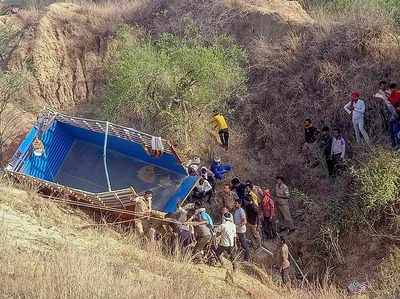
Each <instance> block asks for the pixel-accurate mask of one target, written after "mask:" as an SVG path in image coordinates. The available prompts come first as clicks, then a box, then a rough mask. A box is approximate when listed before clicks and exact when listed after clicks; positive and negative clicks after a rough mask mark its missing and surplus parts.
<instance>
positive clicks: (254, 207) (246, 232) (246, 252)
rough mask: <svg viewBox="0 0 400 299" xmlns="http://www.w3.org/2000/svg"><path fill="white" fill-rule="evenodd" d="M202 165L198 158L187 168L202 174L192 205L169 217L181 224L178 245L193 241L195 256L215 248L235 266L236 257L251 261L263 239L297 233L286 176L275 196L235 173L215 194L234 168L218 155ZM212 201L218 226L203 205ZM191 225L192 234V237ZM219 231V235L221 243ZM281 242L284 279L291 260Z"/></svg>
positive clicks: (281, 262) (278, 185)
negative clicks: (205, 165) (229, 181)
mask: <svg viewBox="0 0 400 299" xmlns="http://www.w3.org/2000/svg"><path fill="white" fill-rule="evenodd" d="M200 164H201V163H200V159H199V158H195V159H193V160H192V161H191V163H190V165H189V166H188V169H189V173H190V174H191V175H194V176H200V180H199V183H198V185H197V186H196V187H195V189H194V190H193V192H192V195H191V197H190V198H189V199H188V202H189V203H188V204H186V205H185V206H184V207H181V206H180V205H179V204H178V206H177V212H176V213H175V214H174V213H172V214H169V215H168V217H172V218H174V219H179V221H180V222H183V224H178V225H177V226H176V228H177V235H178V240H179V243H180V244H181V246H182V247H184V248H187V247H188V246H189V245H190V244H192V241H195V243H196V245H195V246H194V248H193V254H194V256H195V257H196V259H200V260H201V258H203V257H206V258H207V257H208V255H209V251H210V250H214V254H215V257H216V259H217V261H218V262H221V263H222V259H221V255H222V254H226V255H227V258H228V259H229V260H231V262H232V264H233V267H234V268H235V261H236V260H237V258H238V256H239V258H240V259H243V260H244V261H250V260H251V254H252V252H255V253H257V252H258V250H259V249H261V248H263V242H264V241H265V240H273V239H275V238H277V236H278V235H280V234H282V233H286V234H291V233H292V232H294V231H295V227H294V222H293V220H292V217H291V213H290V209H289V197H290V194H289V188H288V187H287V186H286V185H285V183H284V178H283V177H282V176H278V177H277V178H276V186H275V196H274V199H273V198H272V196H271V192H270V190H269V189H265V190H262V189H261V187H259V186H254V185H253V184H252V182H251V181H249V180H248V181H245V182H244V183H243V182H241V181H240V179H239V178H237V177H235V178H233V179H232V180H231V184H225V185H224V187H223V190H221V191H219V192H216V186H217V182H218V181H219V180H221V179H222V178H223V177H224V175H225V173H226V172H227V171H229V170H230V169H231V166H230V165H222V164H221V159H220V157H215V158H214V159H213V161H212V165H211V167H210V169H208V168H206V167H204V166H203V167H200V166H199V165H200ZM211 199H213V205H212V207H213V210H214V211H215V210H217V211H218V212H217V216H216V218H218V220H221V224H219V225H215V224H214V221H213V219H212V217H211V216H210V215H209V214H208V213H207V211H206V209H205V206H208V207H211V206H210V205H208V203H209V202H210V200H211ZM216 207H217V208H216ZM214 211H212V212H214ZM214 214H215V213H214ZM183 215H184V216H183ZM191 227H192V232H193V233H192V235H191V237H190V238H189V236H190V234H188V232H189V231H191ZM217 235H220V241H219V243H218V245H217V244H216V236H217ZM281 240H283V242H281V243H280V244H281V246H280V259H279V262H280V267H281V268H280V270H281V274H282V280H283V281H284V282H285V283H286V282H287V281H288V275H287V273H288V267H289V266H290V262H289V259H288V253H287V251H288V250H287V246H286V244H284V239H283V238H282V237H281ZM251 248H253V251H252V250H251ZM282 248H283V249H282ZM239 252H240V253H241V254H239Z"/></svg>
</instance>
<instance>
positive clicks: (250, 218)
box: [244, 194, 261, 249]
mask: <svg viewBox="0 0 400 299" xmlns="http://www.w3.org/2000/svg"><path fill="white" fill-rule="evenodd" d="M244 210H245V212H246V215H247V228H248V230H249V235H250V237H251V238H252V239H254V241H255V246H254V248H255V249H258V248H260V247H261V237H260V233H259V231H258V207H257V206H256V205H255V203H254V199H253V198H252V197H251V195H249V194H247V195H246V196H245V197H244ZM253 244H254V243H253Z"/></svg>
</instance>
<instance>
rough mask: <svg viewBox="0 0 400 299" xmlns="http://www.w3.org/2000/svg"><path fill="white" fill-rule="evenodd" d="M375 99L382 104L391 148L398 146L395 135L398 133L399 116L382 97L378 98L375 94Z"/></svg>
mask: <svg viewBox="0 0 400 299" xmlns="http://www.w3.org/2000/svg"><path fill="white" fill-rule="evenodd" d="M379 95H380V94H379ZM375 97H376V98H377V99H378V101H380V102H382V105H383V114H384V116H385V120H386V122H387V125H388V128H389V136H390V140H391V142H392V147H393V148H395V147H396V146H398V145H399V141H398V140H397V133H398V132H399V115H398V114H397V111H396V108H395V107H394V106H393V105H392V104H391V103H390V102H389V100H387V99H385V98H384V97H383V96H379V97H378V94H376V95H375ZM396 105H397V104H396Z"/></svg>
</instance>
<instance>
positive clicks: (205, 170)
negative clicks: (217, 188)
mask: <svg viewBox="0 0 400 299" xmlns="http://www.w3.org/2000/svg"><path fill="white" fill-rule="evenodd" d="M205 173H207V168H205V167H204V166H203V167H202V168H201V174H205Z"/></svg>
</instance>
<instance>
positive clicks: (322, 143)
mask: <svg viewBox="0 0 400 299" xmlns="http://www.w3.org/2000/svg"><path fill="white" fill-rule="evenodd" d="M319 147H320V149H321V152H322V155H323V157H324V158H325V161H326V165H327V167H328V173H329V175H330V176H331V175H332V174H333V173H332V169H331V167H330V166H331V164H332V163H331V150H332V136H331V135H330V134H329V128H328V127H323V128H322V131H321V137H320V138H319Z"/></svg>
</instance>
